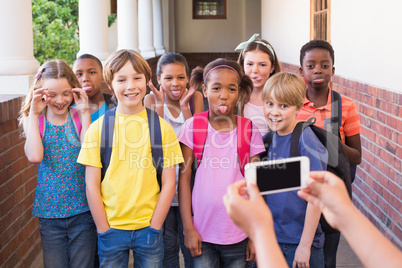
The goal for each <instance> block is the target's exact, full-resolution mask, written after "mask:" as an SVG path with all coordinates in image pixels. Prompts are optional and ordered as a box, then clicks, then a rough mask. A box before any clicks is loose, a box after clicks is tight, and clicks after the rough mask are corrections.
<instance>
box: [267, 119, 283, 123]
mask: <svg viewBox="0 0 402 268" xmlns="http://www.w3.org/2000/svg"><path fill="white" fill-rule="evenodd" d="M269 120H270V121H271V122H272V123H273V124H278V123H280V122H282V120H280V119H272V118H270V119H269Z"/></svg>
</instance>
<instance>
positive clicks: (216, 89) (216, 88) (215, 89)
mask: <svg viewBox="0 0 402 268" xmlns="http://www.w3.org/2000/svg"><path fill="white" fill-rule="evenodd" d="M211 90H213V91H218V90H219V87H212V88H211Z"/></svg>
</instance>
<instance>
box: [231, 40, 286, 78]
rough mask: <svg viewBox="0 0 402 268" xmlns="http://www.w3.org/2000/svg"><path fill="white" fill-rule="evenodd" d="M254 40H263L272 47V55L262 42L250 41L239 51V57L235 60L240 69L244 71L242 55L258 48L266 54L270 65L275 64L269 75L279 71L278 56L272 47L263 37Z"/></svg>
mask: <svg viewBox="0 0 402 268" xmlns="http://www.w3.org/2000/svg"><path fill="white" fill-rule="evenodd" d="M255 41H259V42H263V43H265V44H267V45H268V46H270V47H271V48H272V51H273V55H272V52H271V51H270V50H269V49H268V48H267V47H266V46H264V45H263V44H260V43H257V42H250V43H249V44H248V45H247V46H246V47H245V48H244V49H243V50H242V51H240V54H239V58H238V59H237V62H238V63H239V65H240V67H241V68H242V70H243V71H244V55H245V54H246V53H247V52H249V51H254V50H260V51H262V52H264V53H266V54H268V57H269V60H270V61H271V64H272V66H275V68H274V71H273V72H272V73H271V75H273V74H276V73H279V72H280V71H281V65H280V64H279V60H278V56H277V55H276V52H275V49H274V47H273V46H272V45H271V44H270V43H269V42H268V41H266V40H264V39H257V40H255Z"/></svg>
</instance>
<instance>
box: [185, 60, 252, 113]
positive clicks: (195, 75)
mask: <svg viewBox="0 0 402 268" xmlns="http://www.w3.org/2000/svg"><path fill="white" fill-rule="evenodd" d="M225 65H227V66H229V67H226V66H225ZM215 67H217V68H226V69H229V70H233V69H234V70H235V71H236V72H237V74H238V75H239V98H238V100H237V108H238V111H239V112H241V113H242V111H243V107H244V104H245V103H247V102H248V101H249V99H250V94H251V91H252V90H253V81H252V80H251V78H250V77H248V76H247V75H245V74H244V72H243V70H242V68H241V67H240V66H239V64H238V63H237V62H235V61H232V60H227V59H223V58H219V59H216V60H214V61H211V62H210V63H208V65H207V66H205V68H204V69H203V68H201V67H200V66H198V67H196V68H195V69H194V70H193V71H192V72H191V78H190V85H191V86H195V87H197V88H198V87H199V86H200V85H202V84H204V86H205V87H206V86H207V85H206V84H207V83H208V76H207V74H209V72H210V71H211V70H212V69H213V68H215Z"/></svg>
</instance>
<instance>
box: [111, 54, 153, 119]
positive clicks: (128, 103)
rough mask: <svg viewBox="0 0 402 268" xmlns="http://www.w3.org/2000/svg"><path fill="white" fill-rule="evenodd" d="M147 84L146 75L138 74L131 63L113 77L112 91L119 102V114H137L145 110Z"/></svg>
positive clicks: (127, 63)
mask: <svg viewBox="0 0 402 268" xmlns="http://www.w3.org/2000/svg"><path fill="white" fill-rule="evenodd" d="M146 84H147V82H146V80H145V75H144V74H142V73H137V71H136V70H135V69H134V67H133V65H132V64H131V62H129V61H127V62H126V64H125V65H124V66H123V67H122V68H121V69H120V70H119V71H117V72H116V73H115V74H114V75H113V80H112V88H111V89H112V91H113V93H114V95H115V96H116V99H117V101H118V104H119V105H118V106H117V109H118V111H119V113H123V114H137V113H139V112H141V111H142V110H143V108H144V106H143V105H142V100H143V98H144V96H145V93H146Z"/></svg>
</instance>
